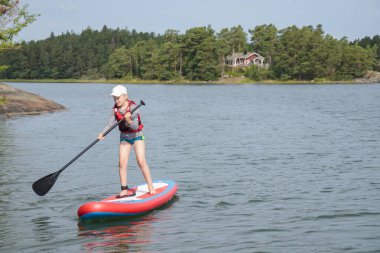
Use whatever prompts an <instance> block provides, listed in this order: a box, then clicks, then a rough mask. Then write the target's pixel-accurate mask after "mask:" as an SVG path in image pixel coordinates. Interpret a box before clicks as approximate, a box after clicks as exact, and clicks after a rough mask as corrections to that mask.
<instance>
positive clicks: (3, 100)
mask: <svg viewBox="0 0 380 253" xmlns="http://www.w3.org/2000/svg"><path fill="white" fill-rule="evenodd" d="M5 103H7V98H6V97H4V96H2V97H0V106H2V105H4V104H5Z"/></svg>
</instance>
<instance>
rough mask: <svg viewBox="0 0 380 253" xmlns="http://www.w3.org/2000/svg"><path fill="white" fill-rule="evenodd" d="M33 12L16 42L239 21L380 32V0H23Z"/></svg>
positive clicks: (353, 35) (355, 34)
mask: <svg viewBox="0 0 380 253" xmlns="http://www.w3.org/2000/svg"><path fill="white" fill-rule="evenodd" d="M20 2H21V5H25V4H28V5H29V8H28V10H29V12H30V13H34V14H40V16H39V17H38V18H37V20H36V21H35V22H34V23H32V24H31V25H29V26H28V27H27V28H25V29H24V30H22V31H21V32H20V34H19V36H18V37H17V39H16V40H17V41H20V40H25V41H30V40H39V39H44V38H47V37H49V36H50V33H51V32H54V34H55V35H60V34H61V33H65V32H66V31H69V32H71V31H73V32H75V33H80V32H81V31H82V30H84V29H86V28H87V27H91V28H92V29H97V30H99V29H101V28H102V27H103V25H106V26H107V27H109V28H117V27H119V28H126V27H127V28H128V29H129V30H132V29H136V30H137V31H138V32H155V33H160V34H163V33H164V32H165V31H166V30H167V29H176V30H179V31H180V33H185V32H186V30H187V29H189V28H193V27H198V26H207V25H211V27H212V28H213V29H214V30H216V32H219V31H220V30H221V29H222V28H226V27H228V28H230V27H233V26H237V25H241V26H242V27H243V28H244V30H245V31H246V32H248V29H252V28H254V27H255V26H257V25H263V24H271V23H272V24H274V25H275V26H276V27H277V28H278V29H282V28H286V27H288V26H291V25H296V26H298V27H302V26H305V25H312V26H314V27H315V26H316V25H317V24H322V26H323V29H324V31H325V33H326V34H331V35H333V36H334V37H335V38H338V39H340V38H342V37H344V36H346V37H348V39H349V40H354V39H357V38H363V37H365V36H371V37H372V36H373V35H376V34H380V0H186V1H185V0H101V1H100V0H20Z"/></svg>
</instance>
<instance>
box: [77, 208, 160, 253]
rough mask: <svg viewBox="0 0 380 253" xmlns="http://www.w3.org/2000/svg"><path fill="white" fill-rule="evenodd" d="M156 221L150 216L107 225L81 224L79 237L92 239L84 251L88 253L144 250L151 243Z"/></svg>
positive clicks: (79, 224) (85, 244)
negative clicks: (153, 225)
mask: <svg viewBox="0 0 380 253" xmlns="http://www.w3.org/2000/svg"><path fill="white" fill-rule="evenodd" d="M156 220H157V219H156V218H155V217H154V216H152V215H148V216H146V217H142V218H137V219H133V220H120V219H119V220H117V221H113V222H107V223H94V222H79V223H78V235H79V236H81V237H91V240H90V242H85V243H84V244H83V246H82V249H83V250H85V251H86V252H126V251H128V250H131V248H135V247H137V248H139V247H141V248H143V247H142V246H144V245H145V244H149V243H150V237H151V232H152V223H154V222H155V221H156Z"/></svg>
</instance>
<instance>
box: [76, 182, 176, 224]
mask: <svg viewBox="0 0 380 253" xmlns="http://www.w3.org/2000/svg"><path fill="white" fill-rule="evenodd" d="M153 186H154V188H155V189H156V192H157V193H156V194H154V195H150V194H149V191H148V185H147V184H142V185H139V186H136V187H133V189H135V190H136V195H135V196H132V197H126V198H116V195H113V196H111V197H108V198H106V199H103V200H100V201H96V202H88V203H86V204H84V205H82V206H81V207H79V209H78V217H79V218H80V219H81V220H94V219H105V218H116V217H133V216H138V215H142V214H144V213H147V212H150V211H152V210H154V209H156V208H158V207H160V206H162V205H164V204H166V203H168V202H169V201H170V200H171V199H172V198H173V197H174V195H175V193H176V192H177V184H176V183H175V182H174V181H172V180H158V181H154V182H153Z"/></svg>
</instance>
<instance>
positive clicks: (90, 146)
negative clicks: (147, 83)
mask: <svg viewBox="0 0 380 253" xmlns="http://www.w3.org/2000/svg"><path fill="white" fill-rule="evenodd" d="M142 105H145V103H144V101H142V100H141V101H140V104H138V105H137V106H136V107H135V108H133V110H132V111H131V114H133V113H134V111H136V110H137V109H139V107H140V106H142ZM123 120H124V117H123V118H122V119H121V120H119V121H118V122H116V123H115V124H113V125H112V126H111V127H110V128H109V129H107V130H106V131H105V132H104V133H103V136H106V135H107V134H109V132H111V131H112V130H113V129H114V128H115V127H117V126H118V125H119V124H120V123H121V122H122V121H123ZM98 141H100V140H99V139H98V138H97V139H96V140H94V141H93V142H92V143H91V144H90V145H88V146H87V147H86V148H85V149H83V150H82V152H80V153H79V154H77V155H76V156H75V157H74V158H73V159H71V160H70V161H69V162H68V163H66V164H65V166H63V167H62V168H61V169H60V170H59V171H57V172H58V174H59V173H61V172H62V171H63V170H64V169H66V168H67V167H69V166H70V165H71V164H72V163H73V162H75V161H76V160H77V159H78V158H79V157H81V156H82V155H83V154H84V153H86V152H87V150H89V149H90V148H92V146H94V145H95V144H96V143H98Z"/></svg>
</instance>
